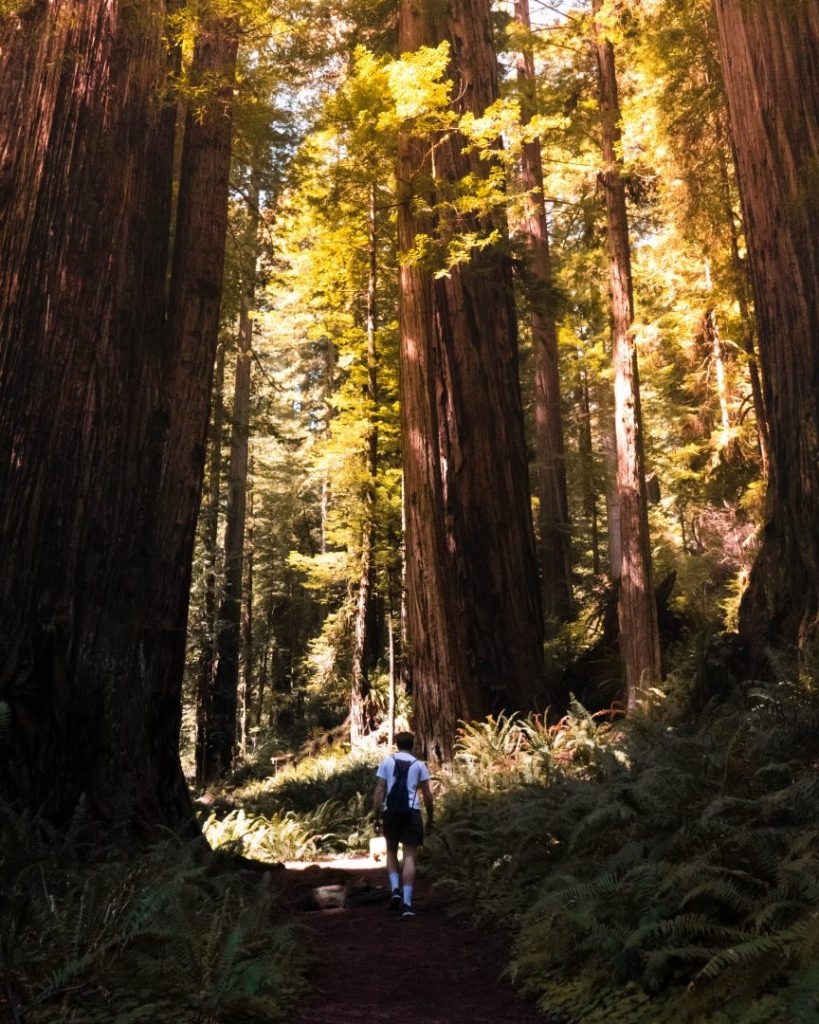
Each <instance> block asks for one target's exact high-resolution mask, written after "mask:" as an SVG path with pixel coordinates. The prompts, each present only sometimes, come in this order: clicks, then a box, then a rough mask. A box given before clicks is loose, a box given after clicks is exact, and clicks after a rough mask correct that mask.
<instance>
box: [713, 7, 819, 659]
mask: <svg viewBox="0 0 819 1024" xmlns="http://www.w3.org/2000/svg"><path fill="white" fill-rule="evenodd" d="M715 8H716V13H717V23H718V27H719V38H720V49H721V54H722V63H723V73H724V76H725V85H726V90H727V93H728V104H729V109H730V114H731V128H732V132H733V138H734V146H735V149H736V155H737V177H738V182H739V191H740V197H741V200H742V206H743V214H744V221H745V231H746V236H747V241H748V263H749V267H750V273H751V282H752V285H753V292H754V303H755V308H756V316H757V324H758V339H759V354H760V362H761V365H762V371H763V382H764V388H765V396H764V398H765V408H766V410H767V413H768V426H769V431H770V451H769V457H770V461H769V470H770V472H769V477H768V498H767V523H766V526H765V532H764V537H763V543H762V548H761V550H760V553H759V555H758V557H757V559H756V561H755V563H754V566H753V568H752V570H751V577H750V582H749V585H748V589H747V591H746V593H745V596H744V598H743V601H742V605H741V608H740V626H739V628H740V633H741V634H742V636H743V637H744V638H745V639H746V640H747V642H748V644H749V645H750V648H751V651H752V655H753V657H754V660H755V661H757V662H758V663H760V664H762V663H763V662H764V651H765V648H766V647H767V646H770V645H781V644H793V645H799V646H802V645H805V644H807V643H809V642H810V641H813V640H815V639H816V634H817V618H819V529H817V523H819V203H817V201H816V187H817V186H816V168H817V166H819V127H817V126H819V8H817V5H816V3H815V2H812V0H811V2H808V0H794V2H792V3H784V2H779V3H767V4H763V3H745V2H742V0H715Z"/></svg>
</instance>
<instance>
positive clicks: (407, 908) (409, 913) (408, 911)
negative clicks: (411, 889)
mask: <svg viewBox="0 0 819 1024" xmlns="http://www.w3.org/2000/svg"><path fill="white" fill-rule="evenodd" d="M401 917H415V911H414V910H413V909H412V906H411V905H410V904H409V903H403V904H402V905H401Z"/></svg>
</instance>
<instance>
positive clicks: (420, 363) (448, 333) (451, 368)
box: [398, 0, 548, 758]
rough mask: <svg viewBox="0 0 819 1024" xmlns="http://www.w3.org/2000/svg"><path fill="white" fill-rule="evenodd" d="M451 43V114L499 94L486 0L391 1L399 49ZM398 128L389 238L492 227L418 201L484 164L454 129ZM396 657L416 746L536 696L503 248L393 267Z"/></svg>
mask: <svg viewBox="0 0 819 1024" xmlns="http://www.w3.org/2000/svg"><path fill="white" fill-rule="evenodd" d="M443 40H448V41H449V42H450V44H451V51H450V52H451V64H450V67H449V72H448V73H449V77H450V78H451V79H452V81H453V96H454V100H453V105H454V107H455V109H456V111H457V112H459V113H465V112H467V111H471V112H473V113H475V114H482V113H483V111H484V109H485V108H486V107H487V106H488V105H489V104H490V103H492V102H493V101H494V100H495V99H496V98H497V95H498V81H497V66H496V60H495V54H494V52H493V49H492V32H491V27H490V19H489V3H488V0H452V2H451V3H450V4H449V5H448V7H446V8H444V7H436V6H431V5H428V4H426V3H424V2H422V0H402V3H401V9H400V14H399V49H400V52H402V53H411V52H413V51H415V50H417V49H418V48H419V47H422V46H436V45H438V43H440V42H441V41H443ZM432 141H433V140H431V139H429V138H421V137H417V136H415V137H413V136H411V135H409V134H404V135H402V137H400V138H399V157H398V181H399V189H400V192H399V206H398V232H399V249H400V251H401V252H402V253H408V252H410V251H411V250H412V249H413V248H414V247H415V245H416V243H417V235H418V234H419V233H426V234H428V235H431V236H432V237H436V236H439V237H440V236H443V237H444V238H446V237H448V235H449V233H451V232H452V231H453V230H457V232H459V233H460V232H462V231H475V232H479V233H481V232H486V231H487V230H490V229H500V230H504V225H502V224H499V223H498V222H497V221H493V220H491V219H490V218H489V217H488V216H487V217H476V216H474V215H463V216H461V217H459V219H458V223H457V226H456V225H453V224H452V223H451V213H443V214H440V215H439V214H436V213H428V212H425V211H423V210H421V209H419V207H418V205H416V200H420V201H421V202H422V203H423V204H429V207H428V209H432V208H434V204H435V203H436V200H437V199H439V198H440V195H439V190H441V191H443V192H446V189H447V186H448V185H449V184H451V183H452V182H454V181H456V180H459V179H461V178H462V177H463V176H464V175H465V174H466V173H473V174H475V175H477V176H479V177H484V176H485V175H486V173H487V168H486V162H485V161H482V160H481V159H480V158H479V157H478V156H477V155H475V154H466V153H464V151H463V139H462V138H460V136H459V135H458V134H457V133H455V132H453V133H450V134H446V135H442V136H440V137H438V138H436V139H435V140H434V142H435V145H434V147H432V146H431V143H432ZM400 321H401V373H402V387H403V392H402V403H401V412H402V438H403V457H404V476H405V482H406V514H407V533H406V545H407V549H406V550H407V606H408V607H407V610H408V619H409V621H408V625H409V643H410V650H409V656H410V659H411V663H412V668H411V676H412V686H413V691H414V696H415V709H416V712H415V713H416V717H415V725H416V731H417V733H418V735H419V739H420V744H421V747H422V748H423V749H425V750H426V752H427V753H428V754H430V755H432V756H437V757H442V758H448V757H449V756H450V754H451V751H452V743H453V739H454V736H455V730H456V727H457V723H458V720H459V719H474V718H480V717H482V716H484V715H485V714H486V713H487V712H490V711H498V710H499V709H501V708H506V709H507V710H509V711H512V710H524V711H525V710H528V709H530V708H532V707H534V706H536V705H538V704H546V703H548V697H547V695H546V694H545V692H544V689H543V687H544V666H543V653H542V640H543V623H542V609H541V601H540V588H539V581H538V578H537V561H536V554H535V539H534V532H533V529H532V517H531V508H530V498H529V481H528V470H527V460H526V443H525V438H524V430H523V412H522V406H521V398H520V388H519V382H518V366H517V325H516V321H515V307H514V296H513V291H512V280H511V272H510V266H509V260H508V257H507V256H506V255H505V253H504V251H503V248H502V247H499V246H497V245H495V246H491V247H489V248H487V249H485V250H483V251H481V252H478V251H476V252H475V253H474V254H473V255H472V257H471V259H470V260H469V262H468V263H462V264H460V265H458V266H455V267H453V268H451V270H450V272H449V275H448V276H445V277H438V278H436V277H435V275H434V273H433V272H432V271H431V270H430V269H428V268H424V267H421V266H418V265H417V264H416V265H413V264H406V263H405V264H404V265H403V266H402V267H401V279H400Z"/></svg>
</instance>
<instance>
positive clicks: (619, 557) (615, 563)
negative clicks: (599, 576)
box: [599, 381, 623, 583]
mask: <svg viewBox="0 0 819 1024" xmlns="http://www.w3.org/2000/svg"><path fill="white" fill-rule="evenodd" d="M599 395H600V418H601V423H600V435H601V436H600V447H601V449H602V452H603V466H604V469H605V484H606V537H607V542H608V544H607V546H608V561H609V579H610V580H611V582H612V583H617V582H618V581H619V579H620V576H621V575H622V573H623V549H622V545H621V539H620V491H619V489H618V487H617V437H616V435H615V430H614V409H613V408H612V397H613V396H612V394H611V385H610V384H609V382H608V381H605V382H604V383H603V384H602V386H601V388H600V391H599Z"/></svg>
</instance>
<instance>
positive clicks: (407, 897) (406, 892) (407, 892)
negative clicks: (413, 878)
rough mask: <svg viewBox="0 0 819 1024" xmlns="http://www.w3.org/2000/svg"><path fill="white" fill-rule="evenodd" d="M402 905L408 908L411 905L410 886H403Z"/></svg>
mask: <svg viewBox="0 0 819 1024" xmlns="http://www.w3.org/2000/svg"><path fill="white" fill-rule="evenodd" d="M404 903H406V905H407V906H408V907H409V906H411V905H412V886H411V885H405V886H404Z"/></svg>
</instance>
